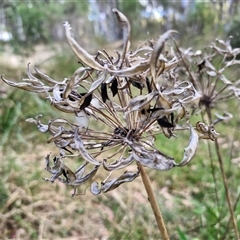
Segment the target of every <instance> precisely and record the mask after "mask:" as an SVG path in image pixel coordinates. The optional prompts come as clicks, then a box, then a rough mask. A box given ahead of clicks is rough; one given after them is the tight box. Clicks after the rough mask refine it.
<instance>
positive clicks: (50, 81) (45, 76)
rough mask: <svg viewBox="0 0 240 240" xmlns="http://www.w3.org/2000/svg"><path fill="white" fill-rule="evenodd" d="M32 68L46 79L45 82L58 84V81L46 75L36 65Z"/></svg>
mask: <svg viewBox="0 0 240 240" xmlns="http://www.w3.org/2000/svg"><path fill="white" fill-rule="evenodd" d="M34 70H35V72H36V73H37V74H38V75H39V76H40V77H41V78H42V79H43V80H44V81H46V82H47V83H50V84H52V85H55V84H59V82H58V81H56V80H54V79H52V78H50V77H49V76H48V75H46V74H45V73H42V72H41V71H40V70H39V69H38V68H37V67H34Z"/></svg>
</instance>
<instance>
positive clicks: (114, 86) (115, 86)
mask: <svg viewBox="0 0 240 240" xmlns="http://www.w3.org/2000/svg"><path fill="white" fill-rule="evenodd" d="M110 89H111V91H112V95H113V97H114V96H115V95H116V94H117V93H118V81H117V78H114V79H113V81H112V84H111V87H110Z"/></svg>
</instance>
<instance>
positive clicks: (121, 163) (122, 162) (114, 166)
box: [103, 155, 134, 171]
mask: <svg viewBox="0 0 240 240" xmlns="http://www.w3.org/2000/svg"><path fill="white" fill-rule="evenodd" d="M133 161H134V158H133V156H132V155H130V156H129V157H128V158H121V159H119V160H118V161H116V162H114V163H110V164H107V162H106V160H104V161H103V168H104V169H105V170H107V171H113V170H119V169H122V168H125V167H127V166H128V165H130V164H131V163H132V162H133Z"/></svg>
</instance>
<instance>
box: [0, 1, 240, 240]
mask: <svg viewBox="0 0 240 240" xmlns="http://www.w3.org/2000/svg"><path fill="white" fill-rule="evenodd" d="M239 7H240V2H239V1H238V0H226V1H213V0H212V1H211V0H210V1H208V2H205V1H196V0H192V1H185V0H182V1H172V0H168V1H164V0H139V1H129V0H121V1H120V0H105V1H103V0H95V1H91V0H89V1H87V0H86V1H65V0H54V1H53V0H39V1H30V0H28V1H26V0H22V1H6V0H1V1H0V74H4V75H5V77H6V78H7V79H14V80H16V81H17V80H18V79H20V78H21V77H24V76H26V74H25V72H26V66H27V63H28V62H31V67H33V66H34V65H37V66H38V67H39V68H41V71H45V73H47V74H48V75H49V76H51V77H52V78H54V79H60V80H62V79H63V78H65V77H69V76H71V75H72V73H73V72H74V71H75V69H76V68H77V67H79V64H78V63H77V59H76V58H75V57H74V54H73V53H72V52H71V51H70V49H69V48H68V46H67V44H66V39H65V36H64V29H63V25H62V23H63V21H69V22H70V24H71V26H72V28H73V29H74V36H75V38H76V39H78V41H79V42H80V43H81V45H82V46H83V47H84V48H86V49H88V51H89V52H91V53H95V52H96V50H98V49H102V48H107V49H112V50H114V49H118V48H120V47H121V44H122V41H121V37H122V33H121V29H120V28H119V26H118V23H117V21H116V19H115V16H114V15H113V14H112V11H111V10H112V8H118V9H119V10H120V11H122V12H123V13H124V14H125V15H126V16H127V17H128V19H129V21H130V23H131V26H132V36H131V38H132V44H133V45H134V46H137V45H138V44H139V42H140V41H145V40H148V39H152V38H158V36H159V35H160V34H161V33H163V32H165V31H166V30H168V29H176V30H178V31H179V36H178V39H177V41H178V44H179V46H181V47H184V48H189V47H193V48H204V47H205V46H208V45H209V44H210V42H211V41H213V40H214V39H215V38H223V39H226V38H227V37H228V36H229V35H232V36H233V39H232V45H233V47H240V38H239V36H240V17H239V16H240V14H239V9H240V8H239ZM233 107H234V108H235V109H237V108H238V110H239V107H238V106H235V105H234V106H233ZM39 113H43V114H44V117H43V121H45V122H46V121H48V120H49V119H50V118H52V117H56V116H58V114H59V113H58V112H55V111H53V110H52V108H51V107H50V106H49V103H47V102H46V101H45V99H44V98H41V96H36V95H35V94H30V93H29V94H27V93H25V92H22V91H21V90H15V89H10V88H9V87H8V86H6V85H3V83H2V82H1V84H0V136H1V137H0V159H1V168H0V174H1V178H0V186H1V187H0V208H1V214H0V239H69V240H75V239H113V240H115V239H134V240H136V239H143V240H144V239H153V240H155V239H159V237H158V230H157V227H156V225H155V222H154V218H153V216H152V213H151V210H150V206H148V201H147V199H146V195H145V193H144V191H143V189H142V185H141V181H140V179H137V180H136V181H135V182H134V183H130V184H128V186H127V187H126V188H119V189H117V190H116V191H113V192H111V193H109V194H106V195H104V196H99V197H94V196H91V194H90V193H88V192H87V193H86V195H83V196H80V197H76V198H74V199H72V198H70V189H69V188H65V186H62V185H61V184H58V183H55V184H54V185H51V184H48V183H46V182H44V181H41V177H43V176H45V172H44V170H43V169H44V164H45V163H44V157H45V156H46V154H48V153H49V152H50V151H52V152H54V151H56V150H55V149H54V146H50V145H49V146H48V145H46V140H47V136H45V135H44V134H40V133H39V132H38V131H37V130H36V128H35V127H34V126H32V125H29V124H27V123H26V122H25V119H26V118H29V117H35V116H36V115H37V114H39ZM65 117H66V116H65ZM237 117H239V116H237ZM218 131H219V132H220V133H221V136H222V138H221V143H222V147H223V149H224V150H223V154H224V159H226V162H225V164H226V166H225V167H226V169H227V177H228V181H229V182H231V186H230V192H231V194H232V196H233V199H234V202H233V203H234V211H235V215H236V216H237V219H238V227H240V226H239V222H240V221H239V217H240V204H239V192H240V189H239V184H238V182H237V180H236V179H239V177H240V176H239V166H240V161H239V155H238V153H236V152H234V151H233V149H239V146H240V142H239V134H238V133H239V120H238V118H237V119H235V120H234V121H233V122H232V123H231V124H230V125H223V126H222V128H220V129H218ZM222 133H223V134H222ZM160 138H161V137H160ZM187 139H188V138H187V137H186V141H185V142H186V143H187V141H188V140H187ZM186 143H185V144H184V146H185V145H186ZM159 144H160V145H161V148H164V149H165V150H164V152H166V153H167V154H170V155H171V156H172V155H173V154H174V156H175V157H176V158H180V156H181V152H179V151H178V149H179V148H180V147H181V148H182V142H181V141H175V140H174V141H168V142H166V141H164V139H162V140H161V139H159ZM179 146H180V147H179ZM207 149H208V146H207V144H202V145H201V146H200V150H198V154H197V156H196V158H195V159H194V163H193V164H191V166H187V167H185V168H183V169H178V170H174V171H171V172H162V173H159V172H155V171H149V172H150V177H151V179H152V180H153V184H154V187H155V189H156V193H157V196H158V200H159V203H160V205H163V207H162V208H163V214H164V218H165V220H166V222H167V227H168V229H169V232H170V235H171V239H180V240H186V239H196V240H201V239H213V240H216V239H234V237H233V236H234V234H232V233H231V231H230V230H229V229H230V225H231V224H230V220H229V213H228V209H227V205H226V199H225V196H224V188H223V186H222V183H221V181H222V180H221V176H220V173H219V169H218V165H217V162H215V163H213V166H211V167H212V168H210V163H209V161H208V158H207V157H206V152H207V151H208V150H207ZM229 149H230V150H229ZM212 154H213V159H214V157H215V155H214V153H212ZM232 160H234V161H235V165H234V166H237V167H234V166H233V165H232V164H231V163H232ZM189 169H190V170H189ZM213 171H214V172H215V173H214V177H213V175H212V172H213ZM213 178H215V179H213ZM216 182H217V187H216V186H214V184H215V183H216ZM216 188H217V191H218V192H217V195H218V199H217V200H216V199H215V195H214V194H215V189H216ZM82 190H83V191H84V189H82ZM53 200H54V201H53ZM216 201H218V204H217V205H216ZM136 202H137V203H138V204H136ZM219 206H220V209H219ZM226 225H227V226H228V228H226ZM99 229H100V230H99ZM228 230H229V232H227V231H228Z"/></svg>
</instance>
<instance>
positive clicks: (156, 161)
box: [132, 150, 176, 171]
mask: <svg viewBox="0 0 240 240" xmlns="http://www.w3.org/2000/svg"><path fill="white" fill-rule="evenodd" d="M132 155H133V157H134V159H135V160H136V161H138V162H140V163H141V164H142V165H143V166H145V167H148V168H152V169H155V170H162V171H167V170H170V169H172V168H173V167H175V165H176V163H175V161H174V159H173V158H170V157H168V156H166V155H164V154H163V153H161V152H159V151H155V152H150V151H144V152H142V153H140V154H137V152H135V150H134V151H133V153H132Z"/></svg>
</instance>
